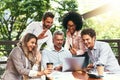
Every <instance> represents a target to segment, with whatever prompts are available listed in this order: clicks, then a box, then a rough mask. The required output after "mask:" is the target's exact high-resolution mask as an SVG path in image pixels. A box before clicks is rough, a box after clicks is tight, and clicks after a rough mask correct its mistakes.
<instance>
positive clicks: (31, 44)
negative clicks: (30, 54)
mask: <svg viewBox="0 0 120 80" xmlns="http://www.w3.org/2000/svg"><path fill="white" fill-rule="evenodd" d="M36 43H37V40H36V38H31V39H30V40H29V41H28V42H27V48H28V50H29V51H32V50H33V49H34V48H35V47H36Z"/></svg>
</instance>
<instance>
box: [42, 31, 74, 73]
mask: <svg viewBox="0 0 120 80" xmlns="http://www.w3.org/2000/svg"><path fill="white" fill-rule="evenodd" d="M63 42H64V33H63V32H62V31H55V32H54V34H53V45H54V46H53V48H49V49H48V48H45V49H44V50H43V51H42V66H43V67H44V68H46V64H47V63H49V62H50V63H53V65H54V66H53V68H54V70H56V71H62V65H63V60H64V59H65V58H69V57H72V54H71V53H70V51H69V50H68V49H65V48H63V47H62V45H63Z"/></svg>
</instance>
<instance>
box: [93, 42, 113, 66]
mask: <svg viewBox="0 0 120 80" xmlns="http://www.w3.org/2000/svg"><path fill="white" fill-rule="evenodd" d="M111 51H112V50H111V48H110V46H109V44H108V43H105V44H101V47H100V50H99V56H98V60H97V62H96V63H95V64H96V65H98V64H103V65H105V64H106V63H107V59H108V55H109V53H110V52H111Z"/></svg>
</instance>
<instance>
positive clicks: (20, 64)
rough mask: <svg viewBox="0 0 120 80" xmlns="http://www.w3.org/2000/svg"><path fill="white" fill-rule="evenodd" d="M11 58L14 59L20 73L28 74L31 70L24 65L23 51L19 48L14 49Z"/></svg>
mask: <svg viewBox="0 0 120 80" xmlns="http://www.w3.org/2000/svg"><path fill="white" fill-rule="evenodd" d="M10 56H11V59H12V61H13V64H14V66H15V68H16V69H17V71H18V73H19V74H22V75H24V74H25V75H28V74H29V72H30V70H29V69H26V68H25V67H24V65H23V60H22V57H21V56H22V52H21V51H20V50H19V49H16V48H15V49H13V50H12V52H11V55H10Z"/></svg>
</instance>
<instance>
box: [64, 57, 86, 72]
mask: <svg viewBox="0 0 120 80" xmlns="http://www.w3.org/2000/svg"><path fill="white" fill-rule="evenodd" d="M84 62H85V57H71V58H65V59H64V62H63V69H62V71H63V72H69V71H77V70H81V69H83V68H85V67H86V65H85V64H84Z"/></svg>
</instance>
